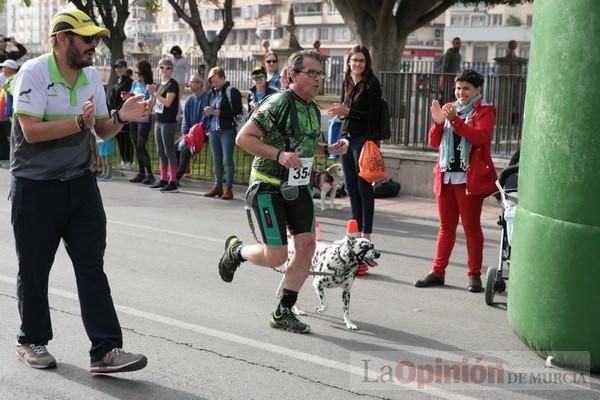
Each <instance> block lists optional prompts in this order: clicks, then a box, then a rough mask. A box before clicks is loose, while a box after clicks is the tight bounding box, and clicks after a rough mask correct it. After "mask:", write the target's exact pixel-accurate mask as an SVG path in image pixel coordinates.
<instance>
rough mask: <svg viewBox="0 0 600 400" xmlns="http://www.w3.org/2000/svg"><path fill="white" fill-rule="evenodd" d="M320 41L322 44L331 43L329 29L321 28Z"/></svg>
mask: <svg viewBox="0 0 600 400" xmlns="http://www.w3.org/2000/svg"><path fill="white" fill-rule="evenodd" d="M319 40H320V41H322V42H327V41H329V28H319Z"/></svg>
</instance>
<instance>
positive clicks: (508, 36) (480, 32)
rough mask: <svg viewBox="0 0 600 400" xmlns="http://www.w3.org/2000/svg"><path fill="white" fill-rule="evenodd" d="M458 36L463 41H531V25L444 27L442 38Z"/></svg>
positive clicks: (447, 38)
mask: <svg viewBox="0 0 600 400" xmlns="http://www.w3.org/2000/svg"><path fill="white" fill-rule="evenodd" d="M457 36H458V37H459V38H461V40H462V41H463V42H507V41H509V40H516V41H517V42H530V41H531V27H528V26H495V27H476V28H475V27H468V26H447V27H446V28H444V39H445V40H447V41H450V39H451V38H453V37H457Z"/></svg>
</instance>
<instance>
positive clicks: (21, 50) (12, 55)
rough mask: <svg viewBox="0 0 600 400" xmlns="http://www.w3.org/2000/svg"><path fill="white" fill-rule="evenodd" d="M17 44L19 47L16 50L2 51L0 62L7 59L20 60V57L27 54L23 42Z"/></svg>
mask: <svg viewBox="0 0 600 400" xmlns="http://www.w3.org/2000/svg"><path fill="white" fill-rule="evenodd" d="M16 46H17V49H18V50H16V51H5V52H3V53H0V63H3V62H4V61H6V60H7V59H11V60H18V59H19V58H21V57H23V56H24V55H25V54H27V49H26V48H25V46H23V45H22V44H21V43H17V44H16Z"/></svg>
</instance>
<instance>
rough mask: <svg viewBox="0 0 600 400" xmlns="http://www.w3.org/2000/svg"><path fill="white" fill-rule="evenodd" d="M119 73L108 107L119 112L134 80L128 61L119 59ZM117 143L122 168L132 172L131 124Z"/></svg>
mask: <svg viewBox="0 0 600 400" xmlns="http://www.w3.org/2000/svg"><path fill="white" fill-rule="evenodd" d="M114 68H115V72H116V73H117V80H116V81H115V82H114V83H113V85H112V86H111V88H110V90H109V91H108V106H109V107H110V108H111V109H112V110H118V109H120V108H121V106H122V105H123V102H124V101H125V99H127V96H128V94H129V92H131V85H132V84H133V79H131V77H130V76H129V75H128V74H127V61H125V60H124V59H122V58H121V59H119V60H117V61H116V62H115V65H114ZM116 138H117V143H118V144H119V154H120V155H121V162H120V165H121V168H123V169H126V170H128V171H131V169H132V168H133V166H132V162H133V146H132V145H131V138H130V137H129V124H124V125H123V129H122V130H121V132H119V133H117V137H116Z"/></svg>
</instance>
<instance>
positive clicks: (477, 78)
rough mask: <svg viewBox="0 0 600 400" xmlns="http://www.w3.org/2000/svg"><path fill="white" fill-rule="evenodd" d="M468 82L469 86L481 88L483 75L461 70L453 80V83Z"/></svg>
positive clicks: (471, 70)
mask: <svg viewBox="0 0 600 400" xmlns="http://www.w3.org/2000/svg"><path fill="white" fill-rule="evenodd" d="M459 81H460V82H469V83H470V84H471V85H473V86H475V87H476V88H478V87H481V86H482V85H483V81H484V79H483V75H481V74H480V73H479V72H477V71H475V70H474V69H463V70H462V71H460V72H459V73H458V75H456V78H454V82H459Z"/></svg>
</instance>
